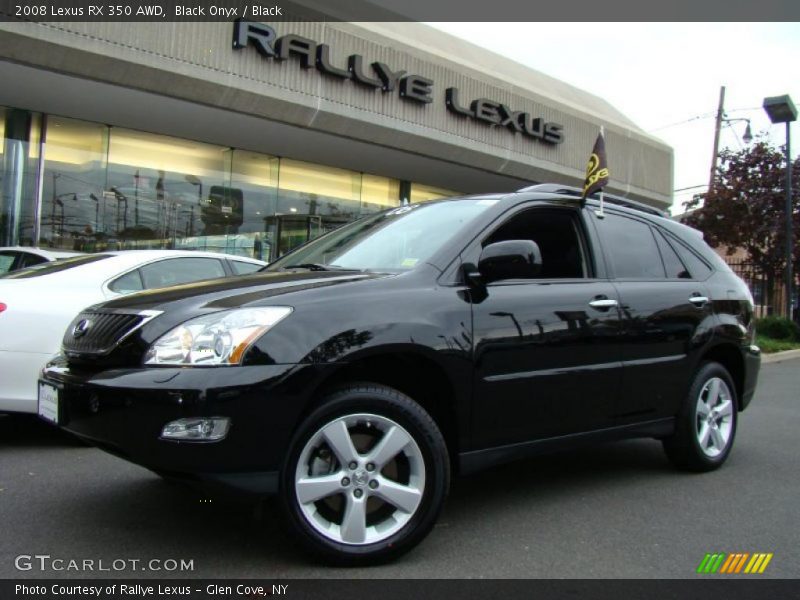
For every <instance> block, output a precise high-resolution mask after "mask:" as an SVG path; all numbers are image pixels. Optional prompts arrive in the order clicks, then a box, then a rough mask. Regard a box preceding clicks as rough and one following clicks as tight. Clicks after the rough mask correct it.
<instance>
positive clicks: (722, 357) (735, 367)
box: [700, 343, 745, 411]
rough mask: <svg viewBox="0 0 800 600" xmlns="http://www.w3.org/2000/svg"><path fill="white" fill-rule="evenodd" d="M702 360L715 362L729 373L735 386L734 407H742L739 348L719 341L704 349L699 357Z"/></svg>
mask: <svg viewBox="0 0 800 600" xmlns="http://www.w3.org/2000/svg"><path fill="white" fill-rule="evenodd" d="M704 362H717V363H719V364H721V365H722V366H723V367H725V369H726V370H727V371H728V373H730V376H731V378H732V379H733V384H734V386H735V387H736V407H737V409H738V410H739V411H741V410H743V409H742V394H743V393H744V378H745V365H744V357H743V356H742V352H741V350H739V348H737V347H736V345H735V344H728V343H721V344H717V345H715V346H712V347H711V348H709V349H708V350H706V351H705V352H704V353H703V355H702V356H701V358H700V364H702V363H704Z"/></svg>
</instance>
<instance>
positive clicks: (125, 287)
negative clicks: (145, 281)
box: [108, 269, 144, 294]
mask: <svg viewBox="0 0 800 600" xmlns="http://www.w3.org/2000/svg"><path fill="white" fill-rule="evenodd" d="M108 287H109V289H111V290H113V291H115V292H119V293H120V294H130V293H131V292H138V291H139V290H143V289H144V285H142V276H141V274H140V273H139V269H135V270H133V271H131V272H130V273H126V274H125V275H123V276H122V277H119V278H117V279H115V280H114V281H112V282H111V285H109V286H108Z"/></svg>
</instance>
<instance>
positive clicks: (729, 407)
mask: <svg viewBox="0 0 800 600" xmlns="http://www.w3.org/2000/svg"><path fill="white" fill-rule="evenodd" d="M736 407H737V398H736V387H735V386H734V384H733V380H732V379H731V376H730V374H729V373H728V371H727V370H726V369H725V367H723V366H722V365H721V364H719V363H715V362H709V363H705V364H703V365H702V366H701V367H700V369H698V371H697V373H696V374H695V377H694V380H693V382H692V385H691V387H690V388H689V394H688V395H687V397H686V399H685V401H684V404H683V407H682V408H681V412H680V414H679V415H678V422H677V425H676V429H675V434H674V435H673V436H672V437H670V438H667V439H665V440H664V450H665V451H666V453H667V456H668V457H669V459H670V460H671V461H672V462H673V463H675V464H676V465H677V466H679V467H681V468H685V469H688V470H691V471H711V470H713V469H716V468H718V467H720V466H721V465H722V463H724V462H725V460H726V459H727V458H728V454H730V451H731V448H732V447H733V440H734V437H735V435H736V419H737V412H736V411H737V408H736Z"/></svg>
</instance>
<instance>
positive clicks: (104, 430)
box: [42, 362, 322, 493]
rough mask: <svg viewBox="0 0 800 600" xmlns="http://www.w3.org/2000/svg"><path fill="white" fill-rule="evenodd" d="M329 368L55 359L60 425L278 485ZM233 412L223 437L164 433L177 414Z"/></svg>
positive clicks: (156, 459) (150, 455)
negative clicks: (83, 366) (182, 437)
mask: <svg viewBox="0 0 800 600" xmlns="http://www.w3.org/2000/svg"><path fill="white" fill-rule="evenodd" d="M321 375H322V372H321V367H314V366H301V365H268V366H248V367H222V368H136V369H114V370H109V371H102V372H96V373H82V372H77V371H74V370H70V369H69V368H68V367H67V366H66V365H65V364H64V363H61V362H54V363H52V364H50V365H48V366H47V367H46V368H45V370H44V373H43V378H42V381H44V382H46V383H49V384H51V385H54V386H56V387H57V388H58V389H59V425H60V426H61V427H62V428H63V429H65V430H67V431H69V432H70V433H73V434H75V435H77V436H78V437H80V438H82V439H84V440H87V441H89V442H91V443H93V444H95V445H97V446H98V447H100V448H101V449H103V450H106V451H107V452H109V453H111V454H114V455H116V456H119V457H121V458H124V459H126V460H128V461H130V462H133V463H136V464H139V465H141V466H143V467H146V468H148V469H150V470H153V471H156V472H158V473H159V474H163V475H165V476H168V477H173V478H177V479H185V480H189V481H195V482H198V483H205V484H218V485H222V486H225V487H234V488H237V489H239V490H242V491H247V492H254V493H273V492H275V491H276V489H277V472H278V471H279V470H280V468H281V464H282V462H283V459H284V456H285V453H286V450H287V448H288V445H289V441H290V439H291V435H292V433H293V432H294V430H295V427H296V425H297V422H298V420H299V418H300V415H301V414H302V411H303V409H304V408H305V406H306V403H307V402H308V400H309V398H310V394H311V392H312V391H313V389H314V383H315V379H316V378H317V377H321ZM201 416H205V417H212V416H214V417H228V418H229V419H230V422H231V425H230V429H229V431H228V434H227V436H226V437H225V438H224V439H222V440H220V441H216V442H199V441H174V440H164V439H161V437H160V436H161V431H162V429H163V427H164V425H166V424H167V423H168V422H170V421H174V420H176V419H181V418H187V417H201Z"/></svg>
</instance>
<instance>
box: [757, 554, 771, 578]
mask: <svg viewBox="0 0 800 600" xmlns="http://www.w3.org/2000/svg"><path fill="white" fill-rule="evenodd" d="M772 556H773V553H772V552H770V553H769V554H767V556H766V557H764V562H763V563H761V568H760V569H759V570H758V572H759V573H763V572H764V570H765V569H766V568H767V565H768V564H769V561H771V560H772Z"/></svg>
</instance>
